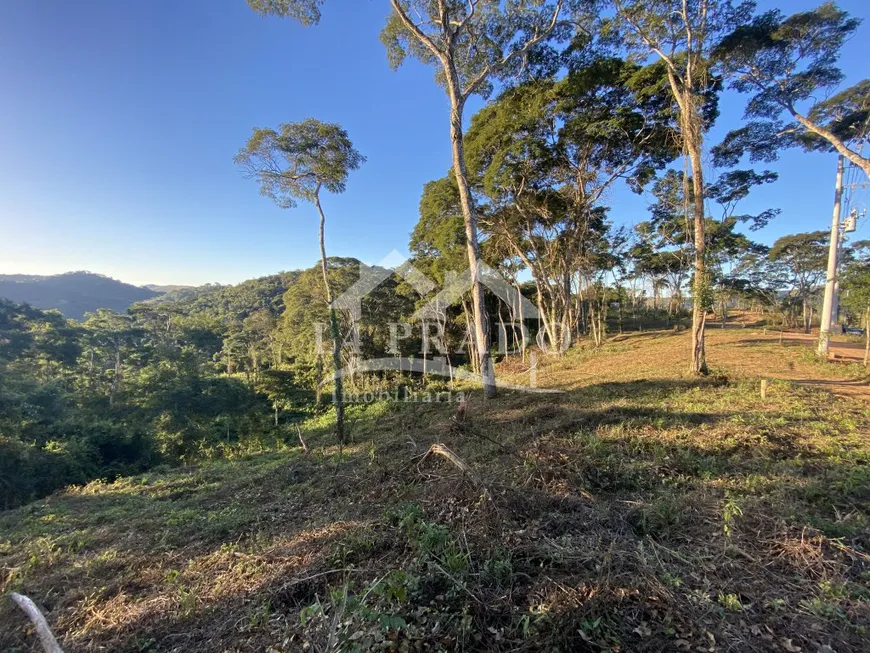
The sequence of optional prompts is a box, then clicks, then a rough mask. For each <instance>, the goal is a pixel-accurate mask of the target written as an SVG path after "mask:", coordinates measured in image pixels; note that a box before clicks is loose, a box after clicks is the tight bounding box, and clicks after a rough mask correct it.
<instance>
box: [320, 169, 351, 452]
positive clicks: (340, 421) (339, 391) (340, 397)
mask: <svg viewBox="0 0 870 653" xmlns="http://www.w3.org/2000/svg"><path fill="white" fill-rule="evenodd" d="M314 205H315V206H316V207H317V212H318V213H320V269H321V272H323V285H324V288H325V289H326V301H327V303H328V304H329V326H330V329H331V331H332V363H333V365H334V366H335V371H334V372H333V375H332V378H333V383H334V392H335V435H336V437H337V438H338V442H339V444H344V385H343V383H342V379H341V332H340V330H339V328H338V315H337V314H336V312H335V308H334V307H333V306H332V288H331V287H330V285H329V268H328V266H327V264H326V215H325V214H324V213H323V207H321V206H320V185H319V184H318V186H317V189H316V190H315V192H314Z"/></svg>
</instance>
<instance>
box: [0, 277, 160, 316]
mask: <svg viewBox="0 0 870 653" xmlns="http://www.w3.org/2000/svg"><path fill="white" fill-rule="evenodd" d="M161 294H162V293H160V292H158V291H155V290H151V289H149V288H140V287H139V286H133V285H130V284H129V283H123V282H122V281H118V280H117V279H112V278H110V277H106V276H103V275H102V274H95V273H93V272H67V273H65V274H56V275H52V276H46V277H43V276H35V275H25V274H5V275H0V297H5V298H6V299H11V300H12V301H14V302H20V303H26V304H30V305H31V306H35V307H37V308H41V309H45V310H47V309H52V308H56V309H58V310H59V311H60V312H61V313H63V314H64V316H66V317H68V318H72V319H74V320H80V319H82V317H84V314H85V313H92V312H94V311H96V310H97V309H98V308H108V309H111V310H113V311H117V312H119V313H123V312H124V311H126V310H127V308H128V307H129V306H130V305H131V304H134V303H136V302H141V301H145V300H147V299H151V298H153V297H157V296H159V295H161Z"/></svg>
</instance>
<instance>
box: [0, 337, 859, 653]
mask: <svg viewBox="0 0 870 653" xmlns="http://www.w3.org/2000/svg"><path fill="white" fill-rule="evenodd" d="M688 344H689V343H688V335H687V334H686V333H685V332H683V333H679V334H675V333H672V332H647V333H640V334H633V335H626V336H617V337H614V338H613V339H612V340H611V341H610V342H609V343H608V344H607V345H605V347H604V348H603V349H601V350H594V349H591V348H586V347H578V348H575V349H573V350H571V352H569V354H568V355H566V356H565V357H563V358H560V359H553V358H542V359H541V360H540V361H539V366H538V370H537V382H538V385H540V386H543V387H548V388H553V389H560V390H564V392H562V393H560V394H528V393H519V392H514V393H502V395H501V396H500V398H499V399H498V400H497V401H494V402H484V401H483V400H482V399H481V398H480V397H479V396H478V395H472V397H471V400H470V403H469V406H468V407H467V409H466V410H465V411H464V416H463V414H462V413H461V412H457V410H456V405H455V404H454V405H449V404H404V403H400V404H386V403H384V404H376V405H373V406H370V407H368V408H366V409H362V408H359V407H355V409H354V413H353V415H354V423H353V429H352V430H353V433H354V437H355V443H354V444H352V445H350V446H347V447H344V448H343V450H340V449H339V448H338V447H335V446H332V445H331V444H330V443H329V436H328V434H327V429H326V425H325V422H324V423H317V422H313V423H310V424H308V425H306V429H305V431H304V433H305V438H306V440H307V442H308V445H309V446H310V448H311V452H310V453H309V454H305V453H304V452H303V451H302V449H301V448H300V447H289V448H288V449H287V450H285V451H279V452H265V453H263V454H260V455H255V456H250V457H249V458H247V459H243V460H231V461H221V462H216V463H214V464H210V465H205V466H202V467H199V468H193V469H185V470H174V471H166V472H164V473H153V474H149V475H145V476H141V477H136V478H130V479H124V480H122V481H119V482H116V483H113V484H106V483H92V484H90V485H88V486H87V487H85V488H79V489H75V490H70V491H68V492H66V493H64V494H61V495H57V496H53V497H50V498H48V499H46V500H44V501H40V502H37V503H34V504H31V505H28V506H25V507H23V508H21V509H18V510H15V511H10V512H6V513H0V591H3V592H7V591H20V592H23V593H25V594H28V595H29V596H31V597H32V598H33V599H34V600H36V601H37V602H38V603H39V604H41V605H42V606H44V608H45V609H46V612H47V616H48V618H49V621H50V622H51V624H52V625H53V627H54V628H55V630H56V632H57V633H58V634H59V636H60V637H61V639H62V641H63V644H64V646H65V648H66V649H67V650H68V651H98V650H111V651H224V650H226V651H263V650H270V649H271V650H274V651H299V650H312V651H317V650H328V649H329V647H333V649H332V650H348V651H352V650H361V651H365V650H400V651H418V650H419V651H423V650H427V651H437V650H443V651H453V650H467V651H477V650H483V651H587V650H588V651H600V650H611V651H637V650H650V651H681V650H685V651H812V652H814V653H815V652H817V651H825V652H828V651H830V650H834V651H838V652H840V653H842V652H844V651H866V650H867V641H868V640H867V637H868V628H870V590H868V585H870V555H868V553H870V551H868V549H870V522H868V516H870V409H868V404H867V403H866V402H864V401H863V400H862V398H861V397H857V396H850V397H845V398H844V397H838V396H832V395H831V394H830V393H829V392H827V391H826V390H824V389H822V388H830V389H833V390H835V391H840V388H841V387H849V386H854V387H858V388H864V387H865V386H866V379H865V377H864V370H863V368H862V367H860V366H858V365H856V364H853V363H848V362H841V361H837V362H834V363H832V364H823V363H819V362H817V361H816V360H815V358H814V356H813V354H812V351H811V349H810V348H809V347H808V346H806V343H803V342H801V341H800V339H795V340H794V341H792V338H791V337H790V336H789V335H788V334H786V335H785V337H784V338H783V343H782V344H780V343H779V334H778V333H775V332H770V331H769V332H767V333H765V332H763V331H761V330H754V329H751V328H747V329H739V328H728V329H723V330H719V329H716V328H711V330H710V339H709V350H708V351H709V358H710V362H711V365H712V367H713V374H712V375H711V376H710V377H709V378H708V379H704V380H697V379H693V378H690V377H689V376H687V375H685V374H684V369H685V360H686V356H687V352H688ZM501 375H502V378H511V379H513V380H514V381H515V382H517V383H525V382H527V381H528V378H529V371H528V369H527V366H524V365H523V364H522V363H521V362H520V361H517V360H510V361H507V362H505V363H504V364H503V365H502V369H501ZM762 377H763V378H767V379H770V380H771V382H770V384H769V387H768V390H767V396H766V398H764V399H762V398H761V397H760V393H759V385H760V383H759V380H760V378H762ZM862 384H863V385H862ZM859 394H860V393H859ZM294 437H295V436H294ZM434 443H441V444H444V445H446V446H447V447H448V448H449V449H450V450H451V451H452V452H454V453H455V454H456V456H458V458H459V462H460V463H462V464H464V465H467V467H468V468H469V470H470V471H471V474H470V475H469V474H466V473H463V472H462V471H461V470H460V469H459V468H458V467H457V466H456V465H455V464H454V463H451V462H450V461H448V460H446V459H445V458H444V457H443V456H437V455H430V456H428V457H425V456H424V454H425V453H426V451H427V450H428V449H429V447H430V445H432V444H434ZM0 649H2V650H4V651H5V650H12V651H15V650H23V651H28V650H37V649H36V648H35V640H34V636H33V633H32V632H31V629H30V628H29V626H28V625H27V622H26V620H25V618H24V617H23V615H22V614H20V613H18V612H16V609H13V607H12V606H11V605H10V603H9V602H8V600H4V601H3V602H2V604H0Z"/></svg>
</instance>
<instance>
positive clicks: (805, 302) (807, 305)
mask: <svg viewBox="0 0 870 653" xmlns="http://www.w3.org/2000/svg"><path fill="white" fill-rule="evenodd" d="M803 319H804V333H809V332H810V326H811V322H812V318H811V317H810V301H809V299H808V298H807V297H804V298H803Z"/></svg>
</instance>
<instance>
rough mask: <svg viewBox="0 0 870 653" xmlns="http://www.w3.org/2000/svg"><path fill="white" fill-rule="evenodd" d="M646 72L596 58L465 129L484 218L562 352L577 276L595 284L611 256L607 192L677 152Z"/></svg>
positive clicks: (509, 99) (533, 86) (638, 183)
mask: <svg viewBox="0 0 870 653" xmlns="http://www.w3.org/2000/svg"><path fill="white" fill-rule="evenodd" d="M647 72H648V71H645V70H644V69H643V68H641V67H640V66H638V65H635V64H631V63H627V62H625V61H622V60H620V59H615V58H596V59H594V60H592V61H588V62H587V63H586V65H584V66H582V67H579V68H577V69H575V70H572V71H571V72H570V73H569V74H568V75H567V76H566V77H565V78H564V79H562V80H559V81H552V80H536V81H533V82H530V83H526V84H522V85H520V86H518V87H516V88H513V89H510V90H508V91H506V92H505V93H503V94H502V95H501V97H499V98H498V100H497V101H496V102H493V103H491V104H490V105H489V106H487V107H485V108H484V109H482V110H481V111H480V112H479V113H477V114H476V115H475V116H474V118H473V119H472V123H471V128H470V129H469V131H468V134H467V137H466V148H467V153H468V163H469V168H470V170H471V172H472V174H473V176H474V182H475V187H476V189H479V191H480V192H481V194H482V197H483V198H484V199H485V205H484V206H485V209H486V214H485V216H484V220H483V223H484V226H485V228H486V230H487V231H488V232H489V233H490V237H491V238H496V239H498V240H501V241H504V242H505V243H506V244H507V245H508V246H509V247H510V248H511V250H512V254H513V255H514V256H517V257H518V258H519V259H520V260H521V261H522V263H523V264H524V265H525V266H526V267H527V268H528V269H529V270H530V272H531V273H532V276H533V279H534V281H535V285H536V290H537V295H538V307H539V309H540V312H541V320H542V322H543V327H544V331H545V332H546V335H547V337H548V338H549V341H550V345H551V346H552V347H553V349H554V350H556V351H562V350H563V349H564V348H565V347H566V346H567V344H569V342H570V336H571V327H572V325H573V324H574V323H576V321H577V317H578V315H577V311H575V310H574V302H573V301H572V300H573V291H572V283H573V281H574V280H575V279H576V280H577V284H578V288H579V287H580V286H581V285H583V284H582V282H583V281H585V282H586V284H585V285H587V286H589V285H591V284H590V283H589V282H590V278H591V276H594V273H596V272H598V268H597V267H596V264H597V263H599V262H601V261H603V260H604V259H603V258H602V256H601V250H602V245H603V243H602V238H603V237H604V236H605V234H606V232H607V230H608V225H607V222H606V220H605V219H604V218H605V215H606V210H605V209H604V207H603V206H602V202H603V199H604V197H605V194H606V193H607V191H608V190H609V189H610V188H611V187H612V186H613V184H615V183H616V182H617V181H619V180H620V179H623V180H626V181H627V182H628V183H629V184H630V185H631V187H632V188H634V189H636V190H639V189H640V188H641V187H642V186H643V185H644V183H645V182H646V181H648V180H649V179H650V178H651V177H652V176H653V175H654V174H655V170H656V169H657V168H660V167H662V166H663V165H664V164H665V163H666V162H667V161H669V160H671V159H673V158H674V157H676V156H677V155H678V152H677V151H675V150H674V149H673V147H672V145H671V144H672V142H673V139H672V131H671V126H672V125H671V121H670V120H668V117H667V112H663V111H661V98H660V96H661V93H658V94H656V93H655V92H651V91H650V89H649V84H648V82H649V79H648V76H647ZM638 80H641V81H640V82H639V81H638ZM604 248H605V249H606V247H604ZM611 267H612V266H611Z"/></svg>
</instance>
